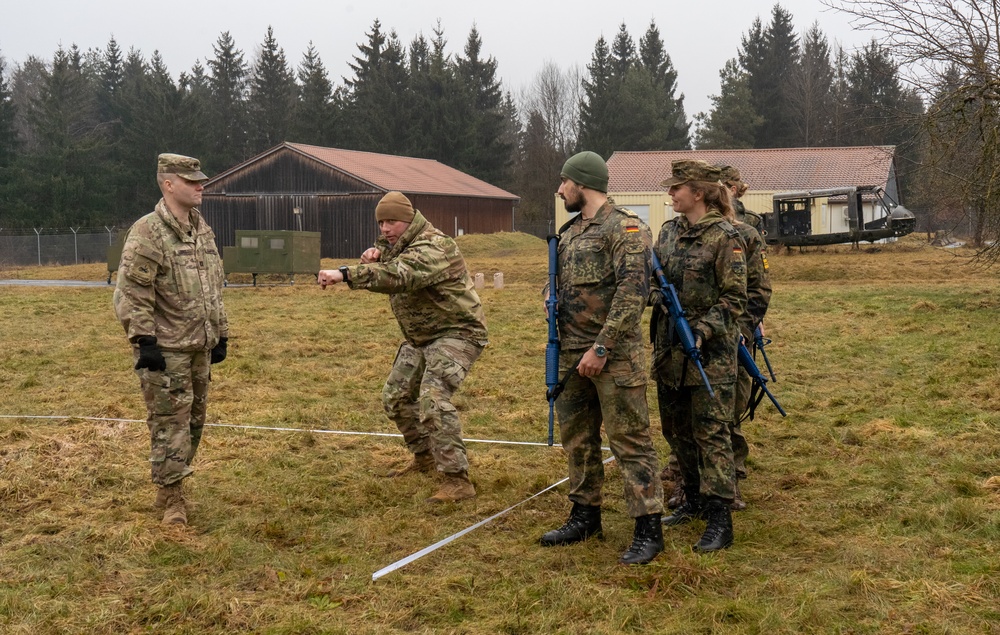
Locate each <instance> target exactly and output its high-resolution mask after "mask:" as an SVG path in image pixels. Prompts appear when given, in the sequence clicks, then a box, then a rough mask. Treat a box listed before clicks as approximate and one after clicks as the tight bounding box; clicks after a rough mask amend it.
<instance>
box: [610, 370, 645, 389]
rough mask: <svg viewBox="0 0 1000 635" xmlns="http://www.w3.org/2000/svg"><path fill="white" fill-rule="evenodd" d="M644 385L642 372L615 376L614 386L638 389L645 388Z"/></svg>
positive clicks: (643, 373) (643, 372)
mask: <svg viewBox="0 0 1000 635" xmlns="http://www.w3.org/2000/svg"><path fill="white" fill-rule="evenodd" d="M646 383H647V379H646V371H644V370H639V371H635V372H631V373H625V374H622V375H615V385H616V386H621V387H622V388H639V387H640V386H645V385H646Z"/></svg>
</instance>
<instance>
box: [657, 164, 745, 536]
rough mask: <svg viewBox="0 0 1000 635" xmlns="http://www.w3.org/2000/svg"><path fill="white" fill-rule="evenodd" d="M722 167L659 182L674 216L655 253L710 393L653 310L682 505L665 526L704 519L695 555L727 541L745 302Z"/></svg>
mask: <svg viewBox="0 0 1000 635" xmlns="http://www.w3.org/2000/svg"><path fill="white" fill-rule="evenodd" d="M721 176H722V175H721V170H720V169H719V168H718V167H715V166H712V165H709V164H708V163H706V162H704V161H692V160H683V161H674V162H673V165H672V176H671V177H670V178H668V179H667V180H666V181H664V182H663V186H664V187H666V188H668V191H669V193H670V197H671V199H672V201H673V208H674V211H675V212H677V213H678V214H680V216H677V217H675V218H672V219H670V220H669V221H667V222H666V223H664V224H663V226H662V228H661V229H660V235H659V238H658V239H657V242H656V245H655V246H654V250H655V252H656V255H657V256H658V257H659V259H660V262H661V263H662V264H663V270H664V274H665V275H666V278H667V282H669V283H670V284H672V285H673V286H674V287H675V288H676V290H677V295H678V298H679V299H680V303H681V306H682V307H683V308H684V310H685V311H686V314H687V319H688V322H689V324H690V326H691V330H692V332H693V334H694V337H695V342H696V345H697V346H698V348H699V349H700V350H701V355H702V363H703V365H704V368H705V373H706V374H707V376H708V379H709V381H710V382H711V384H712V388H713V390H714V391H715V398H713V397H711V396H710V395H709V392H708V389H707V388H706V387H705V385H704V383H703V381H702V378H701V375H700V374H699V373H698V372H697V370H696V369H695V368H694V366H693V364H691V363H690V362H689V361H688V359H687V358H686V357H685V355H684V350H683V348H682V347H681V346H680V343H679V342H678V341H676V339H675V338H674V332H673V329H672V328H671V327H672V325H671V324H670V320H669V319H667V317H666V316H665V315H663V314H662V309H661V308H655V309H654V311H656V312H658V313H660V314H659V315H654V317H655V318H656V319H655V331H654V359H653V374H654V375H655V377H656V391H657V395H658V397H659V403H660V420H661V422H662V425H663V436H664V437H666V439H667V442H668V443H670V448H671V450H672V451H673V453H674V454H676V456H677V460H678V463H679V464H680V470H681V474H682V476H683V479H684V494H685V499H686V500H685V502H684V503H683V504H682V505H681V506H680V507H678V508H677V510H676V511H675V512H674V513H673V514H672V515H671V516H667V517H666V518H664V519H663V524H664V525H668V526H672V525H680V524H682V523H687V522H690V521H691V520H692V519H695V518H704V519H705V520H706V521H707V526H706V528H705V533H704V535H702V537H701V540H699V541H698V543H697V544H696V545H694V548H695V550H696V551H716V550H718V549H725V548H726V547H728V546H730V545H731V544H732V542H733V522H732V515H731V513H730V508H729V505H730V503H732V501H733V497H734V495H735V492H734V485H733V483H734V480H733V476H734V474H733V448H732V443H731V440H730V435H729V426H730V423H731V421H732V418H733V408H734V405H735V402H734V399H735V385H736V351H737V345H738V338H739V328H738V327H737V324H736V320H737V318H738V317H739V316H740V314H741V313H742V312H743V310H744V308H745V306H746V302H747V288H746V287H747V274H746V261H745V260H744V256H743V251H744V244H743V240H742V239H741V238H740V235H739V233H738V232H737V231H736V229H734V228H733V226H732V225H731V224H730V223H729V222H728V221H727V220H726V218H725V217H726V216H727V215H731V214H732V208H731V204H730V198H729V192H728V191H727V190H726V188H725V186H724V185H723V184H722V183H721V182H720V179H721Z"/></svg>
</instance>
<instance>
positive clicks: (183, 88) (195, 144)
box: [170, 62, 230, 172]
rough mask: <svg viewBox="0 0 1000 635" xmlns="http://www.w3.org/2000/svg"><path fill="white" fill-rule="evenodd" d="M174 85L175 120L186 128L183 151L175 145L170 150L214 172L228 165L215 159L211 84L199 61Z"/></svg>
mask: <svg viewBox="0 0 1000 635" xmlns="http://www.w3.org/2000/svg"><path fill="white" fill-rule="evenodd" d="M178 87H179V89H180V95H181V107H180V111H179V113H178V114H179V117H178V122H179V124H180V127H181V128H183V129H184V130H186V131H187V138H186V139H185V143H184V146H183V147H184V149H183V150H181V149H179V148H178V149H176V150H170V152H178V153H180V154H187V155H189V156H194V157H198V158H199V159H201V163H202V166H203V167H204V168H207V169H209V170H211V171H215V172H218V171H221V170H224V169H226V168H227V167H230V166H228V165H226V164H224V163H222V162H220V161H219V160H217V159H216V158H215V157H216V155H214V154H213V148H214V146H215V144H216V140H215V138H214V136H213V132H212V127H213V126H214V125H215V121H214V120H215V114H214V112H213V99H212V86H211V79H210V78H209V76H208V75H207V74H206V73H205V67H204V66H202V65H201V62H195V63H194V66H192V67H191V72H190V73H181V76H180V79H179V80H178Z"/></svg>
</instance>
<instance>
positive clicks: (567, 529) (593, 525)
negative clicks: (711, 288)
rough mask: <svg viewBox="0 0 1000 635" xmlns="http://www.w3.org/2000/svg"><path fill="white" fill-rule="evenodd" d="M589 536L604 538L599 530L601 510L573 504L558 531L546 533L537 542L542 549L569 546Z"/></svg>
mask: <svg viewBox="0 0 1000 635" xmlns="http://www.w3.org/2000/svg"><path fill="white" fill-rule="evenodd" d="M591 536H597V537H598V538H604V530H603V529H602V528H601V508H600V507H599V506H596V507H595V506H592V505H581V504H580V503H573V509H572V510H570V512H569V520H567V521H566V522H565V524H563V526H562V527H560V528H559V529H553V530H552V531H549V532H546V534H545V535H544V536H542V538H541V540H540V541H539V542H540V543H541V545H542V546H543V547H553V546H555V545H571V544H573V543H574V542H580V541H582V540H586V539H587V538H590V537H591Z"/></svg>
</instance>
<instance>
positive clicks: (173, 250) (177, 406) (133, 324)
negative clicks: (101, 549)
mask: <svg viewBox="0 0 1000 635" xmlns="http://www.w3.org/2000/svg"><path fill="white" fill-rule="evenodd" d="M207 180H208V177H207V176H205V173H204V172H202V171H201V163H200V162H199V161H198V159H194V158H191V157H186V156H183V155H179V154H161V155H159V157H158V158H157V168H156V182H157V183H158V184H159V186H160V191H161V192H162V194H163V198H161V199H160V201H159V202H158V203H157V204H156V208H155V209H154V210H153V211H152V212H151V213H150V214H147V215H145V216H143V217H142V218H140V219H139V220H137V221H136V222H135V224H133V225H132V227H131V228H130V229H129V231H128V235H127V237H126V239H125V245H124V247H123V249H122V258H121V264H120V265H119V267H118V285H117V287H116V288H115V294H114V308H115V314H116V315H117V317H118V320H119V321H120V322H121V324H122V326H123V327H124V328H125V333H126V334H127V335H128V340H129V343H130V344H131V345H132V351H133V359H134V362H135V364H134V368H135V373H136V375H138V377H139V383H140V385H141V386H142V395H143V399H144V400H145V402H146V410H147V418H146V423H147V425H148V426H149V437H150V445H151V452H150V459H149V460H150V465H151V473H152V480H153V483H154V484H155V485H156V486H157V487H158V490H157V494H156V503H155V505H156V507H158V508H161V509H163V522H164V523H165V524H174V523H177V524H186V523H187V507H186V504H185V499H184V492H183V489H182V482H183V480H184V479H185V478H187V477H188V476H189V475H191V473H192V472H193V470H192V469H191V463H192V461H193V460H194V456H195V453H196V452H197V450H198V444H199V443H200V441H201V434H202V429H203V428H204V425H205V413H206V406H207V402H208V383H209V379H210V377H211V370H210V369H211V366H210V365H211V364H216V363H218V362H221V361H222V360H224V359H225V358H226V351H227V346H226V344H227V341H228V339H229V323H228V321H227V319H226V309H225V307H224V306H223V303H222V286H223V285H222V281H223V276H224V273H223V269H222V258H221V257H220V256H219V249H218V247H217V246H216V244H215V234H214V233H213V232H212V228H211V227H209V226H208V223H206V222H205V219H204V218H202V216H201V212H199V210H198V206H199V205H201V199H202V192H203V190H204V189H205V188H204V183H205V181H207Z"/></svg>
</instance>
